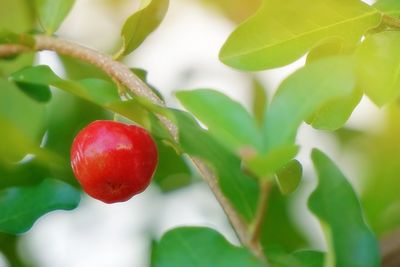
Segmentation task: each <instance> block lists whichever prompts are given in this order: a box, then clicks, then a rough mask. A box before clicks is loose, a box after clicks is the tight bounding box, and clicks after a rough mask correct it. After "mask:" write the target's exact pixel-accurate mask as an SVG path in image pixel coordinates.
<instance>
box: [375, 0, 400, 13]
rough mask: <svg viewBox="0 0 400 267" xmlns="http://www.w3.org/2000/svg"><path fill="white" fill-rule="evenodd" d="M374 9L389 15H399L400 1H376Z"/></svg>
mask: <svg viewBox="0 0 400 267" xmlns="http://www.w3.org/2000/svg"><path fill="white" fill-rule="evenodd" d="M374 7H375V8H377V9H379V10H380V11H382V12H385V13H388V14H391V15H400V1H398V0H378V1H377V2H376V3H375V4H374Z"/></svg>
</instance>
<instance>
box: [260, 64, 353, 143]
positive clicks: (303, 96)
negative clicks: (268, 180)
mask: <svg viewBox="0 0 400 267" xmlns="http://www.w3.org/2000/svg"><path fill="white" fill-rule="evenodd" d="M354 86H355V77H354V74H353V61H352V58H350V57H332V58H325V59H321V60H318V61H315V62H313V63H310V64H308V65H306V66H305V67H303V68H302V69H300V70H298V71H296V72H295V73H294V74H292V75H291V76H289V77H288V78H287V79H286V80H285V81H283V83H282V84H281V86H280V87H279V89H278V91H277V93H276V94H275V96H274V98H273V99H272V102H271V104H270V106H269V109H268V110H267V114H266V116H265V123H264V131H263V132H264V134H263V136H264V141H265V144H264V148H265V150H266V151H270V150H272V149H274V148H276V147H279V146H282V145H286V144H292V143H293V142H294V140H295V136H296V132H297V129H298V127H299V126H300V124H301V122H302V121H303V120H305V119H307V118H309V117H310V116H311V115H312V114H313V113H315V112H316V111H317V110H319V109H320V108H321V107H322V106H323V105H324V104H326V103H327V102H328V101H330V100H332V99H335V98H339V97H342V96H346V95H349V94H350V93H351V92H353V88H354Z"/></svg>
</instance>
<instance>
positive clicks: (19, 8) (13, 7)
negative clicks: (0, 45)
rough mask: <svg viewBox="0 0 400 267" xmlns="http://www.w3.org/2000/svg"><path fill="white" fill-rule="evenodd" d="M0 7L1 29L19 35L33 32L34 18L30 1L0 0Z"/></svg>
mask: <svg viewBox="0 0 400 267" xmlns="http://www.w3.org/2000/svg"><path fill="white" fill-rule="evenodd" d="M0 7H1V8H0V29H5V30H8V31H12V32H17V33H20V32H27V31H29V30H31V28H32V26H33V23H34V16H33V14H32V12H31V10H30V9H29V8H30V7H29V4H28V1H26V0H12V1H10V0H0ZM17 14H18V15H17Z"/></svg>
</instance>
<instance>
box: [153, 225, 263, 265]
mask: <svg viewBox="0 0 400 267" xmlns="http://www.w3.org/2000/svg"><path fill="white" fill-rule="evenodd" d="M153 266H154V267H181V266H182V267H183V266H198V267H203V266H204V267H205V266H213V267H243V266H246V267H261V266H264V265H263V264H262V263H261V262H259V261H258V260H257V258H256V257H255V256H254V255H253V254H252V253H251V252H250V251H248V250H246V249H245V248H241V247H235V246H233V245H232V244H230V243H229V242H228V241H227V240H226V239H225V238H224V237H223V236H222V235H221V234H219V233H218V232H216V231H215V230H212V229H210V228H200V227H182V228H176V229H173V230H171V231H169V232H167V233H166V234H165V235H164V236H163V237H162V239H161V241H160V243H159V244H158V246H157V249H156V252H155V255H154V263H153Z"/></svg>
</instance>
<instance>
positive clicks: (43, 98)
mask: <svg viewBox="0 0 400 267" xmlns="http://www.w3.org/2000/svg"><path fill="white" fill-rule="evenodd" d="M15 84H16V85H17V86H18V88H19V89H20V90H21V91H22V92H24V93H25V94H26V95H28V96H30V97H31V98H32V99H34V100H36V101H38V102H48V101H50V99H51V92H50V87H49V86H45V85H34V84H27V83H20V82H16V83H15Z"/></svg>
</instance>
